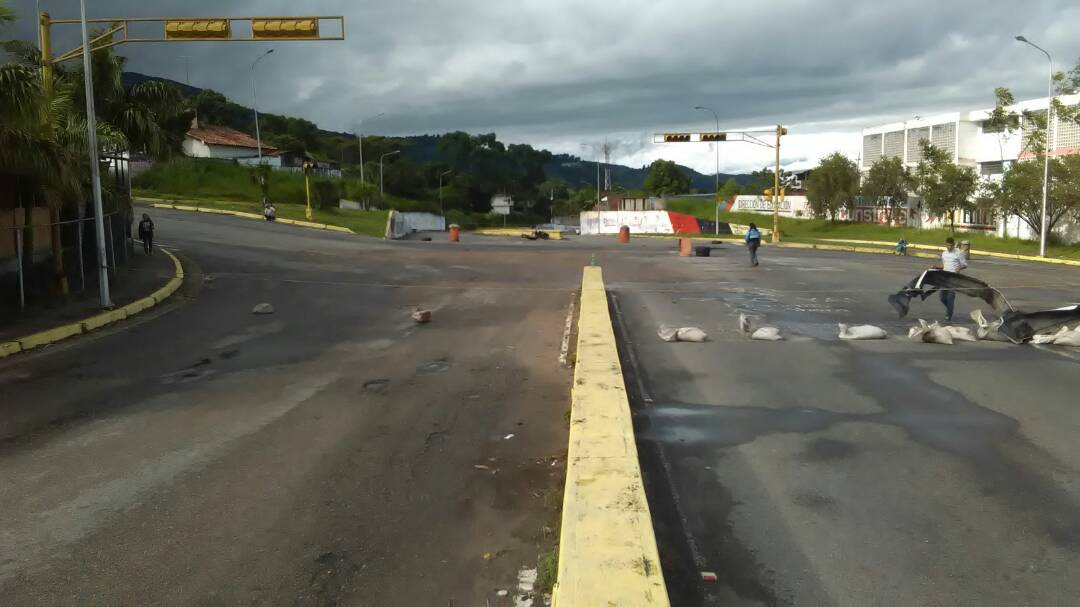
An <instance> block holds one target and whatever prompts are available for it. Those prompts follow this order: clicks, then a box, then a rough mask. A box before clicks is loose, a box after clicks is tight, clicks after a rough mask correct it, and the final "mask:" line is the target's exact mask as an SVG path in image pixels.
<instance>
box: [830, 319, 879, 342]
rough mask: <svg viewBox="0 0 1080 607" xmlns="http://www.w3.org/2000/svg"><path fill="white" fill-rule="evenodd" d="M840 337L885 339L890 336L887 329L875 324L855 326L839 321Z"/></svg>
mask: <svg viewBox="0 0 1080 607" xmlns="http://www.w3.org/2000/svg"><path fill="white" fill-rule="evenodd" d="M837 326H838V327H839V328H840V339H851V340H855V339H885V338H886V337H888V336H889V334H888V333H886V332H885V329H882V328H881V327H875V326H874V325H856V326H854V327H851V326H848V325H845V324H844V323H839V324H838V325H837Z"/></svg>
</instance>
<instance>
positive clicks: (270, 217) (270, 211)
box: [263, 202, 277, 221]
mask: <svg viewBox="0 0 1080 607" xmlns="http://www.w3.org/2000/svg"><path fill="white" fill-rule="evenodd" d="M263 217H264V218H266V220H267V221H276V220H277V208H275V207H274V203H272V202H268V203H266V205H264V206H263Z"/></svg>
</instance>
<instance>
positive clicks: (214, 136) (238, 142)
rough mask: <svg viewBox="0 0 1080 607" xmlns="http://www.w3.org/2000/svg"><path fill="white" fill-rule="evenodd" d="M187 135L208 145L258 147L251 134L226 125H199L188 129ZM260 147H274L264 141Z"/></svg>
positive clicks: (269, 148) (265, 148) (265, 149)
mask: <svg viewBox="0 0 1080 607" xmlns="http://www.w3.org/2000/svg"><path fill="white" fill-rule="evenodd" d="M187 136H188V137H191V138H192V139H198V140H199V141H201V142H203V143H206V144H209V145H228V146H232V147H237V148H251V149H253V150H254V149H257V148H258V147H259V143H258V142H257V141H255V138H254V137H252V136H251V135H248V134H247V133H241V132H240V131H238V130H236V129H230V128H229V127H227V126H200V127H199V128H195V129H189V130H188V132H187ZM262 148H263V150H264V151H267V150H269V151H273V150H274V149H275V148H273V147H271V146H268V145H266V144H265V143H264V144H263V145H262Z"/></svg>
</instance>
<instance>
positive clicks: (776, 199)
mask: <svg viewBox="0 0 1080 607" xmlns="http://www.w3.org/2000/svg"><path fill="white" fill-rule="evenodd" d="M784 135H787V129H785V128H784V127H783V126H781V125H779V124H778V125H776V176H775V178H774V180H773V191H772V195H773V224H772V225H773V233H772V241H773V242H774V243H776V242H780V137H782V136H784Z"/></svg>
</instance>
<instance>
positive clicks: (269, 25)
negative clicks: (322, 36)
mask: <svg viewBox="0 0 1080 607" xmlns="http://www.w3.org/2000/svg"><path fill="white" fill-rule="evenodd" d="M251 37H252V38H278V39H280V38H303V39H307V38H311V39H314V38H318V37H319V20H318V19H314V18H307V19H289V18H287V17H256V18H254V19H252V20H251Z"/></svg>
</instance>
